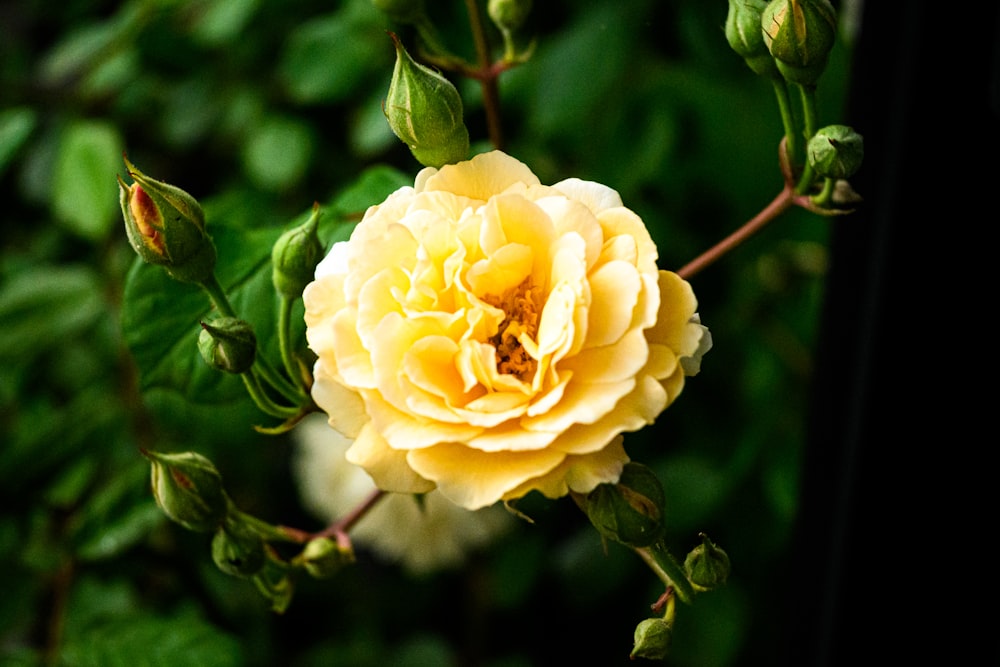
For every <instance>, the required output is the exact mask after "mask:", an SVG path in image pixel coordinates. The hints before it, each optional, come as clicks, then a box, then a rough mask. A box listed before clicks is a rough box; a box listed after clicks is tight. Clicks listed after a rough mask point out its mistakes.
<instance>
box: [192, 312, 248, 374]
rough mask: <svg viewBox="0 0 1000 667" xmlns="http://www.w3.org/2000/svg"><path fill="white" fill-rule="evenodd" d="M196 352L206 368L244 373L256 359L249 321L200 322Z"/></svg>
mask: <svg viewBox="0 0 1000 667" xmlns="http://www.w3.org/2000/svg"><path fill="white" fill-rule="evenodd" d="M198 351H199V352H200V353H201V358H202V359H204V360H205V363H207V364H208V365H209V366H211V367H212V368H214V369H216V370H220V371H223V372H225V373H235V374H239V373H245V372H246V371H248V370H250V367H251V366H253V362H254V359H255V358H256V356H257V336H255V335H254V332H253V327H251V326H250V323H249V322H246V321H244V320H241V319H238V318H235V317H220V318H217V319H214V320H212V321H211V322H202V323H201V332H200V333H199V334H198Z"/></svg>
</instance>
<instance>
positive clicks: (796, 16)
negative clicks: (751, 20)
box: [761, 0, 837, 86]
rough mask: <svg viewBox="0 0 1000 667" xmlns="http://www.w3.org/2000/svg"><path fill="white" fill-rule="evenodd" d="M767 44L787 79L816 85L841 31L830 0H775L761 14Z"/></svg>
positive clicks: (802, 83) (807, 84) (801, 83)
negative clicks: (838, 29)
mask: <svg viewBox="0 0 1000 667" xmlns="http://www.w3.org/2000/svg"><path fill="white" fill-rule="evenodd" d="M761 29H762V30H763V32H764V35H763V36H764V43H765V44H766V45H767V49H768V51H770V52H771V55H772V56H773V57H774V59H775V61H776V64H777V66H778V70H779V71H780V72H781V74H782V76H784V77H785V79H786V80H788V81H790V82H792V83H797V84H800V85H803V86H815V85H816V82H817V81H818V80H819V78H820V76H821V75H822V74H823V71H824V70H825V69H826V62H827V58H828V57H829V55H830V51H831V50H832V49H833V44H834V41H835V38H836V34H837V12H836V10H835V9H834V8H833V5H831V4H830V2H829V0H771V2H769V3H768V5H767V7H765V8H764V12H763V14H762V16H761Z"/></svg>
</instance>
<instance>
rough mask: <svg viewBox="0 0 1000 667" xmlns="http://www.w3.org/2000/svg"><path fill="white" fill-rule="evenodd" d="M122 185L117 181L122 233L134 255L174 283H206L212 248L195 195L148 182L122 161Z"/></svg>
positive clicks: (212, 260)
mask: <svg viewBox="0 0 1000 667" xmlns="http://www.w3.org/2000/svg"><path fill="white" fill-rule="evenodd" d="M125 166H126V168H127V169H128V173H129V176H131V177H132V179H133V180H134V181H135V182H134V183H132V185H126V184H125V182H124V181H123V180H122V179H121V177H119V178H118V194H119V196H118V200H119V203H120V204H121V209H122V216H123V217H124V218H125V233H126V234H127V235H128V240H129V243H130V244H131V245H132V248H133V249H134V250H135V251H136V253H138V255H139V256H140V257H141V258H142V259H143V261H146V262H148V263H150V264H158V265H160V266H162V267H163V268H164V269H166V271H167V273H168V274H170V276H171V277H172V278H174V279H175V280H179V281H181V282H186V283H200V282H204V281H205V280H207V279H208V278H210V277H211V276H212V273H213V271H215V260H216V252H215V244H213V243H212V239H211V237H209V236H208V234H207V233H206V232H205V214H204V212H203V211H202V210H201V205H200V204H198V202H197V201H196V200H195V198H194V197H192V196H191V195H189V194H188V193H186V192H184V191H183V190H181V189H180V188H177V187H175V186H173V185H169V184H167V183H163V182H162V181H157V180H154V179H152V178H149V177H148V176H146V175H145V174H143V173H142V172H141V171H139V170H138V169H137V168H136V167H135V165H133V164H132V163H131V162H129V161H128V158H125Z"/></svg>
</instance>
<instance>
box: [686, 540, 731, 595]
mask: <svg viewBox="0 0 1000 667" xmlns="http://www.w3.org/2000/svg"><path fill="white" fill-rule="evenodd" d="M684 572H685V573H686V574H687V577H688V581H690V582H691V584H692V585H693V586H694V587H695V589H696V590H701V591H708V590H711V589H713V588H716V587H718V586H721V585H722V584H724V583H726V579H728V578H729V555H728V554H727V553H726V552H725V551H723V550H722V549H720V548H719V547H717V546H716V545H715V543H714V542H712V540H710V539H708V536H707V535H705V534H704V533H702V535H701V544H699V545H698V546H696V547H695V548H694V549H692V550H691V553H689V554H688V555H687V558H685V559H684Z"/></svg>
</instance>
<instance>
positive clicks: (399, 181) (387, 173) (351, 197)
mask: <svg viewBox="0 0 1000 667" xmlns="http://www.w3.org/2000/svg"><path fill="white" fill-rule="evenodd" d="M407 185H409V186H412V185H413V175H411V174H406V173H404V172H402V171H400V170H399V169H396V168H395V167H390V166H388V165H383V164H377V165H374V166H371V167H369V168H367V169H365V170H364V171H363V172H361V175H360V176H359V177H358V180H356V181H355V182H354V183H352V184H351V185H349V186H347V187H346V188H344V189H343V190H341V191H340V192H339V193H337V195H336V196H335V197H334V198H333V199H332V200H331V201H330V204H329V207H330V210H331V212H332V213H333V215H335V216H340V217H345V218H357V219H360V218H361V215H362V214H363V213H364V212H365V210H367V209H368V207H369V206H372V205H374V204H379V203H381V202H383V201H385V198H386V197H388V196H389V195H391V194H392V193H393V192H395V191H396V190H398V189H399V188H401V187H404V186H407Z"/></svg>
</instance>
